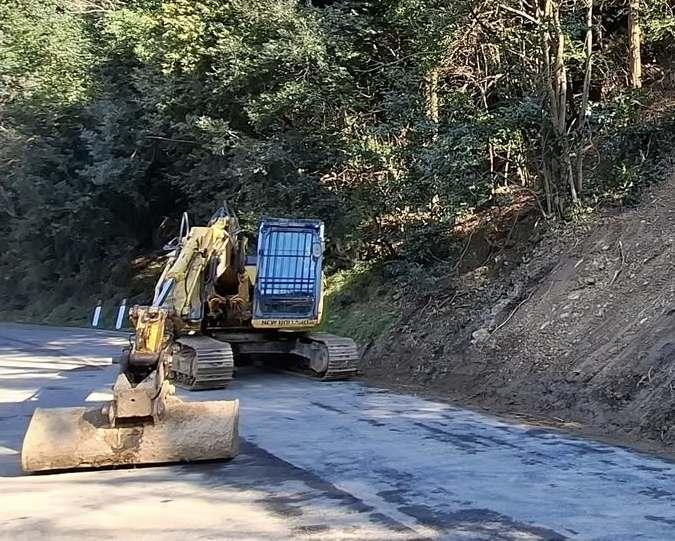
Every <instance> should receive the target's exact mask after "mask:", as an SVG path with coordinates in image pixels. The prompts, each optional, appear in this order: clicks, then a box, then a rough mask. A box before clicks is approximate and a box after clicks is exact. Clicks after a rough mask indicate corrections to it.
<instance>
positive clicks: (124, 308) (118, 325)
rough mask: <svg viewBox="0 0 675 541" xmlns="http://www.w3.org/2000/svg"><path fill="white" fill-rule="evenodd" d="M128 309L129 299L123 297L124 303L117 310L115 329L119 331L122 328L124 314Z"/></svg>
mask: <svg viewBox="0 0 675 541" xmlns="http://www.w3.org/2000/svg"><path fill="white" fill-rule="evenodd" d="M126 311H127V300H126V299H122V304H120V307H119V309H118V310H117V321H116V322H115V329H117V330H118V331H119V330H120V329H121V328H122V322H123V321H124V314H125V313H126Z"/></svg>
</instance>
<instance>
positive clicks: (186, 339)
mask: <svg viewBox="0 0 675 541" xmlns="http://www.w3.org/2000/svg"><path fill="white" fill-rule="evenodd" d="M176 342H177V343H178V344H179V345H180V351H179V352H178V353H175V354H174V358H173V360H172V363H171V369H172V377H171V379H173V381H174V382H175V383H176V385H178V386H179V387H183V388H184V389H189V390H191V391H201V390H205V389H224V388H225V387H227V384H228V383H229V382H230V381H231V380H232V377H233V374H234V355H233V353H232V347H231V346H230V344H228V343H227V342H221V341H219V340H214V339H213V338H209V337H207V336H183V337H181V338H179V339H178V340H176ZM195 356H196V362H193V360H194V358H195Z"/></svg>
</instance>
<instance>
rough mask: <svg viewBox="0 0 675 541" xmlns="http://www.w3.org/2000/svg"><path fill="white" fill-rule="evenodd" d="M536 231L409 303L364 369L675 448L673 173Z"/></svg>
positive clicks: (390, 380) (386, 380)
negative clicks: (579, 220) (493, 260)
mask: <svg viewBox="0 0 675 541" xmlns="http://www.w3.org/2000/svg"><path fill="white" fill-rule="evenodd" d="M530 230H533V229H532V228H530ZM535 230H536V228H535ZM535 235H536V233H535ZM535 240H536V241H537V246H536V248H534V249H532V250H530V253H529V255H527V256H525V257H522V258H521V261H520V263H519V264H517V265H515V266H514V265H513V264H512V265H511V266H509V265H506V266H504V265H502V266H501V267H500V268H494V267H479V268H477V269H474V270H473V271H470V272H467V273H465V274H464V275H462V276H459V277H457V278H454V279H452V280H449V281H448V284H449V285H443V287H440V288H439V293H438V298H437V299H433V300H430V301H427V302H426V304H423V302H422V301H419V302H412V303H411V305H410V306H409V307H408V309H407V312H406V313H404V314H403V315H402V317H401V319H400V321H399V322H398V323H397V325H396V326H395V327H394V328H393V329H392V331H391V332H390V333H389V334H388V335H387V336H386V337H383V339H381V340H380V341H379V342H378V343H377V344H376V345H375V346H374V347H372V348H371V349H370V350H369V352H368V354H367V355H366V361H365V362H366V376H367V377H368V378H369V379H370V380H372V381H375V382H377V383H378V384H385V385H390V386H393V387H397V386H406V387H410V386H413V387H416V388H418V389H420V390H425V391H428V392H430V393H432V394H435V395H437V396H444V397H446V398H448V399H450V400H458V401H460V402H463V403H469V404H474V405H478V406H482V407H487V408H489V409H491V410H493V411H499V412H511V413H522V414H527V415H530V416H534V417H535V418H540V419H546V420H549V421H551V422H554V423H556V422H557V423H559V424H567V425H570V426H577V425H578V426H582V427H584V428H587V429H590V431H591V432H593V433H596V434H603V435H607V436H610V437H614V438H618V439H621V440H623V441H629V442H634V443H643V444H644V443H646V444H648V446H652V447H658V448H660V449H661V450H665V451H667V452H675V448H674V446H673V444H674V442H675V286H674V285H673V276H675V261H674V260H673V252H674V242H675V178H673V179H671V181H669V182H667V183H666V184H665V185H663V186H661V187H660V188H658V189H657V190H655V191H654V192H653V193H650V194H647V195H646V197H645V199H644V203H643V205H642V206H641V207H640V208H639V209H636V210H630V211H625V212H623V213H621V214H618V215H607V216H604V217H602V218H599V219H598V220H596V221H594V223H593V224H588V225H587V226H576V227H573V228H570V227H566V228H560V229H558V230H549V231H547V232H546V234H544V235H543V236H542V238H541V239H538V238H537V239H535ZM438 299H440V300H438Z"/></svg>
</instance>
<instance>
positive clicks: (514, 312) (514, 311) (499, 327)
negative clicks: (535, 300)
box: [492, 289, 536, 335]
mask: <svg viewBox="0 0 675 541" xmlns="http://www.w3.org/2000/svg"><path fill="white" fill-rule="evenodd" d="M535 291H536V289H533V290H532V292H531V293H530V294H529V295H528V296H527V297H526V298H525V299H523V300H522V301H521V302H520V303H519V304H518V306H516V307H515V308H514V309H513V312H511V313H510V314H509V317H507V318H506V319H505V320H504V321H502V322H501V323H500V324H499V325H497V327H495V330H494V331H492V335H494V334H495V333H496V332H497V331H498V330H499V329H501V328H502V327H503V326H504V325H506V324H507V323H508V322H509V321H510V320H511V318H512V317H513V316H514V315H515V314H516V312H517V311H518V309H519V308H520V307H521V306H522V305H523V304H525V303H526V302H527V301H529V300H530V299H531V298H532V295H534V292H535Z"/></svg>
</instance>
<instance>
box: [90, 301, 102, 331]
mask: <svg viewBox="0 0 675 541" xmlns="http://www.w3.org/2000/svg"><path fill="white" fill-rule="evenodd" d="M102 309H103V301H102V300H100V299H99V301H98V304H97V305H96V308H94V315H93V316H92V318H91V326H92V327H98V323H99V321H100V320H101V310H102Z"/></svg>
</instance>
